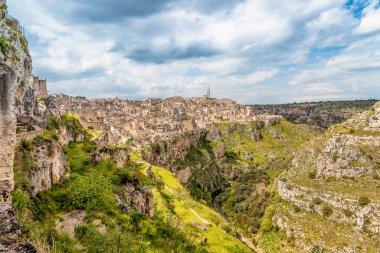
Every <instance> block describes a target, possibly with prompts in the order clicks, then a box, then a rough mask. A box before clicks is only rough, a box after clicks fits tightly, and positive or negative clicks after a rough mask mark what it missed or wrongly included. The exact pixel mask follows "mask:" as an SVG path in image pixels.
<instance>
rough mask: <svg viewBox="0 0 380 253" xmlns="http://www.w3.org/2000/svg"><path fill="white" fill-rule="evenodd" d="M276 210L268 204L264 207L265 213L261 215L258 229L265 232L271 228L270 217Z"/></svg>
mask: <svg viewBox="0 0 380 253" xmlns="http://www.w3.org/2000/svg"><path fill="white" fill-rule="evenodd" d="M275 212H276V209H275V208H274V207H273V206H268V207H267V208H266V209H265V213H264V216H263V221H262V222H261V225H260V230H261V231H262V232H264V233H267V232H269V231H271V230H272V228H273V225H272V218H273V216H274V214H275Z"/></svg>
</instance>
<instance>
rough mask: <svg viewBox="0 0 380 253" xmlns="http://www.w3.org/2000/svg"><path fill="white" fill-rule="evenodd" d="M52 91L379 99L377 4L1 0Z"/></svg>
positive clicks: (266, 99)
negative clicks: (17, 23) (22, 30)
mask: <svg viewBox="0 0 380 253" xmlns="http://www.w3.org/2000/svg"><path fill="white" fill-rule="evenodd" d="M8 6H9V13H10V15H12V16H14V17H16V18H18V19H19V20H20V21H21V23H22V25H23V26H24V27H25V29H26V37H27V39H28V41H29V46H30V51H31V54H32V57H33V72H34V74H35V75H38V76H39V77H40V78H47V79H48V90H49V92H50V93H64V94H68V95H80V96H86V97H88V98H99V97H119V98H127V99H146V98H150V97H161V98H165V97H170V96H175V95H180V96H184V97H194V96H202V95H204V94H205V93H206V90H207V87H208V86H209V87H210V89H211V95H212V96H213V97H217V98H231V99H234V100H236V101H238V102H239V103H244V104H266V103H289V102H305V101H322V100H351V99H369V98H377V99H378V98H380V0H287V1H278V0H81V1H78V0H65V1H63V2H62V1H58V0H44V1H40V0H8Z"/></svg>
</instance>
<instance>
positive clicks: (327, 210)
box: [322, 206, 334, 217]
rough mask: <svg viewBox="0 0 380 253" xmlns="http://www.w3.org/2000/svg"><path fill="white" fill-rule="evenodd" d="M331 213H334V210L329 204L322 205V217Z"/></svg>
mask: <svg viewBox="0 0 380 253" xmlns="http://www.w3.org/2000/svg"><path fill="white" fill-rule="evenodd" d="M333 213H334V211H333V210H332V208H331V207H329V206H324V207H323V209H322V215H323V217H330V216H331V215H332V214H333Z"/></svg>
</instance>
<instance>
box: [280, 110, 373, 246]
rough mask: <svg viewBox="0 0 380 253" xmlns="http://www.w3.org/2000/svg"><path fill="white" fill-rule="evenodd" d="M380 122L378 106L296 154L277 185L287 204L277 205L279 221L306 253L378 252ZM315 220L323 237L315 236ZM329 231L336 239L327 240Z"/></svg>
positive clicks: (318, 232) (334, 128)
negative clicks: (317, 252) (318, 252)
mask: <svg viewBox="0 0 380 253" xmlns="http://www.w3.org/2000/svg"><path fill="white" fill-rule="evenodd" d="M379 118H380V103H377V104H376V105H375V106H374V107H373V108H371V109H370V110H369V111H366V112H363V113H361V114H358V115H357V116H355V117H354V118H352V119H350V120H348V121H346V122H344V123H342V124H339V125H335V126H333V127H331V128H330V129H329V130H328V131H327V132H326V134H325V136H323V137H320V138H317V139H315V140H313V141H311V142H310V143H308V144H307V145H305V146H304V147H302V150H301V151H300V152H299V153H296V154H295V157H294V159H293V161H292V165H291V168H290V170H289V171H288V172H287V173H285V174H284V175H283V176H281V179H280V180H279V181H278V193H279V196H280V197H281V198H282V199H283V200H286V201H287V202H284V203H281V204H279V205H278V216H277V217H276V218H275V220H277V221H276V222H277V223H278V225H279V226H280V227H281V228H282V229H284V230H285V231H286V233H287V234H288V235H290V234H292V236H291V237H292V238H294V240H295V243H296V245H297V246H298V247H300V248H301V249H303V250H307V251H311V250H313V249H321V250H323V249H324V250H327V251H329V252H378V251H376V249H377V250H378V249H379V247H380V244H379V241H380V195H379V194H378V187H379V179H380V148H379V147H380V138H379V137H380V120H379ZM286 203H290V204H291V205H293V207H291V206H290V207H289V205H288V204H286ZM296 217H297V218H296ZM318 217H320V218H318ZM315 219H318V223H317V225H318V231H313V232H312V231H311V229H312V227H310V225H311V223H312V221H313V220H315ZM330 224H335V229H334V228H333V227H331V225H330ZM329 231H330V232H334V233H335V237H334V238H327V237H326V236H325V234H326V233H329ZM343 231H344V232H343ZM331 239H334V240H331Z"/></svg>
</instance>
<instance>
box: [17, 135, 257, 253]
mask: <svg viewBox="0 0 380 253" xmlns="http://www.w3.org/2000/svg"><path fill="white" fill-rule="evenodd" d="M95 149H96V145H95V144H94V143H92V142H89V141H83V142H77V143H70V144H69V145H68V146H66V147H65V148H64V150H65V153H66V155H67V158H68V163H69V165H70V167H71V170H72V174H71V177H70V179H69V180H67V181H66V182H65V183H63V184H60V185H57V186H55V187H53V188H52V189H51V190H49V191H46V192H43V193H40V194H38V195H37V197H36V198H33V199H31V198H29V197H28V195H27V191H28V189H27V185H28V183H27V179H26V177H25V175H24V174H23V173H24V172H23V170H22V168H16V173H18V174H19V176H18V177H17V178H16V184H17V190H16V191H15V195H14V198H13V201H14V205H15V208H16V212H17V216H18V220H19V221H20V224H21V227H22V230H23V233H24V236H25V238H26V239H28V240H30V241H31V242H33V243H34V244H35V245H37V246H38V248H39V249H40V250H41V251H42V252H250V250H249V249H248V248H247V247H246V246H245V245H244V244H243V243H241V242H240V241H239V240H238V239H236V238H235V237H233V236H230V235H228V234H226V233H225V232H224V231H223V230H222V229H221V228H219V226H221V227H224V228H225V229H226V230H227V227H228V225H227V224H226V223H225V222H224V221H223V219H222V217H220V216H219V215H218V214H217V213H215V212H214V211H212V210H211V209H210V208H208V207H206V206H203V205H201V204H199V203H197V202H196V201H194V200H193V199H192V198H191V197H190V195H189V193H188V192H187V191H186V190H185V189H184V188H183V187H182V186H181V185H180V183H179V182H178V181H177V180H176V178H175V177H174V176H173V175H171V174H170V172H168V171H167V170H165V169H162V168H154V173H155V174H157V177H158V178H160V180H162V182H163V183H164V184H167V185H168V187H171V188H172V189H173V192H174V193H176V194H177V193H178V194H179V195H176V194H172V193H171V192H170V191H169V190H168V189H161V187H162V184H157V185H156V184H155V183H154V182H153V181H152V180H151V179H150V178H149V177H148V176H147V175H146V174H145V173H144V172H145V169H146V165H145V164H137V163H134V162H131V163H130V164H129V165H128V166H127V167H125V168H117V166H116V164H115V163H114V162H113V161H109V160H102V161H101V162H100V164H98V165H93V164H92V163H91V153H92V152H93V151H94V150H95ZM132 158H133V159H136V160H138V159H139V156H138V153H133V156H132ZM125 181H129V182H138V183H139V184H140V185H150V186H152V190H153V193H154V196H155V202H156V204H155V216H154V217H153V218H148V217H144V216H142V215H140V214H138V213H136V212H134V211H132V213H131V214H130V215H128V214H122V213H121V212H120V210H119V208H118V207H117V205H116V203H115V200H114V196H113V194H115V193H116V194H119V195H120V196H121V195H122V184H123V182H125ZM189 208H192V209H193V210H194V211H195V212H197V213H198V214H199V215H200V216H202V217H203V218H204V219H207V220H208V221H209V222H210V223H211V225H210V227H209V228H208V230H206V231H202V230H199V229H198V228H195V227H194V224H192V223H193V222H196V223H202V222H201V221H200V220H199V219H198V218H197V217H196V216H195V214H194V213H192V212H191V211H190V209H189ZM72 210H85V211H86V217H85V220H84V222H83V223H82V224H81V225H79V226H77V227H76V230H75V236H74V237H73V236H69V235H68V234H64V233H63V234H62V233H58V232H57V230H56V228H55V224H56V222H57V221H61V220H62V217H63V216H64V215H65V214H67V213H68V212H71V211H72ZM98 222H100V224H101V225H102V226H104V227H105V228H106V231H105V232H104V231H103V232H102V231H100V230H99V227H98V225H96V223H98ZM205 239H206V240H205Z"/></svg>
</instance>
